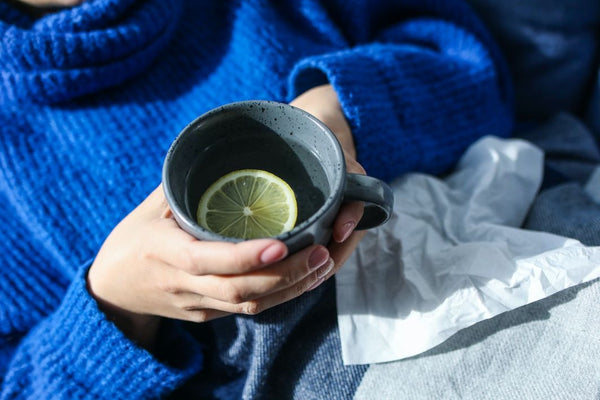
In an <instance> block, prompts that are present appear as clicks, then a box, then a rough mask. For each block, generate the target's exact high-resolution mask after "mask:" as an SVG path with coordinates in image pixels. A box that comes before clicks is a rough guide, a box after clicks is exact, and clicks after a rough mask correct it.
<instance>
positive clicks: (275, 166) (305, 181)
mask: <svg viewBox="0 0 600 400" xmlns="http://www.w3.org/2000/svg"><path fill="white" fill-rule="evenodd" d="M262 129H263V131H258V132H256V133H245V134H243V135H239V136H238V137H229V138H226V139H224V140H219V141H216V142H215V143H213V144H211V145H210V146H208V147H207V148H206V149H204V151H200V152H199V154H198V157H197V158H196V159H195V160H194V162H193V165H192V168H191V169H190V172H189V174H188V176H187V179H186V188H187V193H186V203H187V204H186V207H187V209H188V212H189V213H190V215H192V216H194V219H195V217H196V210H197V207H198V202H199V201H200V197H201V196H202V194H203V193H204V191H205V190H206V189H207V188H208V187H209V186H210V185H211V184H212V183H214V182H215V181H216V180H217V179H219V178H220V177H222V176H223V175H225V174H227V173H229V172H231V171H236V170H240V169H249V168H251V169H262V170H265V171H269V172H271V173H273V174H275V175H277V176H278V177H280V178H281V179H283V180H284V181H286V182H287V183H288V185H290V186H291V188H292V189H293V190H294V194H295V195H296V201H297V203H298V219H297V222H296V224H299V223H301V222H303V221H305V220H306V219H308V218H309V217H310V216H311V215H313V214H314V213H315V212H316V211H317V210H318V209H319V208H320V207H321V206H322V205H323V204H324V202H325V199H326V198H327V196H329V183H328V179H327V175H326V173H325V171H324V170H323V168H322V167H321V165H320V162H319V159H318V157H317V156H316V155H315V154H314V153H312V152H311V151H310V150H309V149H307V148H306V147H304V146H302V145H300V144H298V143H295V142H292V143H288V142H286V141H285V140H283V139H282V138H281V137H279V136H277V135H276V134H274V133H268V132H266V131H264V129H265V128H264V127H262Z"/></svg>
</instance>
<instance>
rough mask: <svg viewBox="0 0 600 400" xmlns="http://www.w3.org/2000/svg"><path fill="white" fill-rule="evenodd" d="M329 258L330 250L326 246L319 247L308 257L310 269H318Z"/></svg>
mask: <svg viewBox="0 0 600 400" xmlns="http://www.w3.org/2000/svg"><path fill="white" fill-rule="evenodd" d="M327 260H329V251H327V249H326V248H324V247H317V248H316V249H315V250H313V252H312V253H311V255H310V257H308V266H309V268H310V269H317V268H319V267H320V266H322V265H323V264H325V263H326V262H327Z"/></svg>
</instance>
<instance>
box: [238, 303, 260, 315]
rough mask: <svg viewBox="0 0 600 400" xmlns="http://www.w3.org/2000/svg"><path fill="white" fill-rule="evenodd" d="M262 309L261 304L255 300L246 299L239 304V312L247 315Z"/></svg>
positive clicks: (254, 313)
mask: <svg viewBox="0 0 600 400" xmlns="http://www.w3.org/2000/svg"><path fill="white" fill-rule="evenodd" d="M261 311H262V306H261V305H260V303H258V302H257V301H247V302H245V303H243V304H241V312H242V313H243V314H248V315H256V314H258V313H260V312H261Z"/></svg>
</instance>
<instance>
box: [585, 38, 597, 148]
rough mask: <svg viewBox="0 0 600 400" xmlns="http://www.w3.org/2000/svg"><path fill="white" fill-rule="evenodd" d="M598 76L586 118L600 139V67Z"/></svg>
mask: <svg viewBox="0 0 600 400" xmlns="http://www.w3.org/2000/svg"><path fill="white" fill-rule="evenodd" d="M599 36H600V33H599ZM596 76H597V78H596V83H595V84H594V86H593V90H592V94H591V98H590V103H589V105H588V109H587V114H586V118H585V119H586V123H587V125H588V126H589V127H590V129H591V130H592V132H593V133H594V135H595V136H596V139H597V140H599V141H600V69H598V73H597V75H596Z"/></svg>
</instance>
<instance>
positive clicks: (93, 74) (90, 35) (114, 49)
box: [0, 0, 182, 104]
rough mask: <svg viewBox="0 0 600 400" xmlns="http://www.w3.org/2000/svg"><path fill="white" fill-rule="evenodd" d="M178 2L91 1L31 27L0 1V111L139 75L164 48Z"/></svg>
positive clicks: (30, 20) (31, 22) (60, 98)
mask: <svg viewBox="0 0 600 400" xmlns="http://www.w3.org/2000/svg"><path fill="white" fill-rule="evenodd" d="M181 3H182V0H92V1H86V2H84V3H82V4H81V5H80V6H78V7H74V8H70V9H64V10H61V11H57V12H55V13H52V14H48V15H45V16H43V17H41V18H38V19H34V18H33V17H30V16H27V15H25V14H23V13H21V12H19V11H17V10H16V9H15V8H14V7H12V6H10V5H8V4H6V3H5V2H1V1H0V40H1V42H0V104H5V103H14V102H19V103H20V102H36V103H54V102H60V101H65V100H70V99H72V98H74V97H77V96H81V95H84V94H87V93H91V92H95V91H97V90H101V89H104V88H108V87H111V86H114V85H118V84H119V83H121V82H123V81H125V80H126V79H128V78H130V77H132V76H134V75H136V74H138V73H139V72H140V71H142V70H143V69H145V68H146V67H147V66H148V65H149V64H150V63H151V62H152V61H153V60H154V59H155V57H156V56H157V55H158V54H159V53H160V51H161V50H162V49H163V48H164V46H165V45H166V44H167V43H168V41H169V40H170V38H171V35H172V33H173V31H174V28H175V25H176V23H177V20H178V17H179V13H180V10H181Z"/></svg>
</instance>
